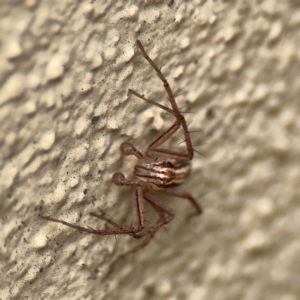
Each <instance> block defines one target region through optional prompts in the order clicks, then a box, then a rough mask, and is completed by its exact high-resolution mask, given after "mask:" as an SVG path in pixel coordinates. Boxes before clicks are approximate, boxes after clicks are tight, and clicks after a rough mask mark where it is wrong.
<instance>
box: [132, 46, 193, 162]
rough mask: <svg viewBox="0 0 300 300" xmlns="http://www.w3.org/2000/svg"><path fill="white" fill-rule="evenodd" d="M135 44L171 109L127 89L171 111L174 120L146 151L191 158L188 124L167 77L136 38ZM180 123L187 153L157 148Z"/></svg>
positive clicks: (191, 149) (164, 155)
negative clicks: (166, 97)
mask: <svg viewBox="0 0 300 300" xmlns="http://www.w3.org/2000/svg"><path fill="white" fill-rule="evenodd" d="M137 45H138V47H139V48H140V50H141V52H142V54H143V56H144V58H145V59H146V60H147V61H148V62H149V64H150V65H151V66H152V68H153V69H154V70H155V71H156V74H157V76H158V77H159V78H160V80H161V81H162V82H163V85H164V88H165V90H166V92H167V94H168V99H169V101H170V103H171V106H172V109H170V108H168V107H166V106H164V105H161V104H159V103H157V102H156V101H153V100H149V99H147V98H145V97H144V96H142V95H140V94H139V93H137V92H135V91H133V90H129V91H130V92H131V93H132V94H134V95H135V96H136V97H138V98H140V99H142V100H144V101H146V102H148V103H151V104H153V105H156V106H158V107H160V108H161V109H163V110H166V111H167V112H169V113H171V114H172V115H174V116H175V118H176V121H175V123H174V124H173V125H172V126H171V127H170V129H169V130H168V131H166V132H165V133H163V134H162V135H161V136H159V137H158V138H157V139H156V140H155V141H154V142H153V143H152V144H151V145H150V146H149V148H148V152H154V153H155V154H157V155H159V156H163V157H166V156H169V155H171V156H174V157H173V158H176V159H179V160H192V159H193V156H194V149H193V145H192V142H191V138H190V134H189V131H188V126H187V124H186V121H185V118H184V116H183V115H182V114H181V113H180V111H179V109H178V106H177V103H176V101H175V96H174V94H173V92H172V90H171V87H170V85H169V83H168V81H167V79H166V78H165V76H164V75H163V73H162V72H161V70H160V69H159V68H158V67H157V65H156V64H155V63H154V61H153V60H152V59H151V58H150V57H149V56H148V54H147V53H146V51H145V49H144V47H143V45H142V43H141V42H140V41H139V40H137ZM180 125H181V126H182V129H183V134H184V136H185V143H186V146H187V151H188V153H187V154H183V153H179V152H173V151H171V150H166V149H160V148H158V147H159V146H160V145H161V144H163V143H164V142H165V141H166V140H168V139H169V138H170V137H171V136H172V135H173V134H174V133H175V132H176V131H177V130H178V128H179V127H180Z"/></svg>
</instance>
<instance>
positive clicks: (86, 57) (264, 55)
mask: <svg viewBox="0 0 300 300" xmlns="http://www.w3.org/2000/svg"><path fill="white" fill-rule="evenodd" d="M2 2H3V3H1V5H0V14H1V18H0V30H1V37H0V62H1V68H0V84H1V92H0V124H1V130H0V145H1V152H0V164H1V173H0V176H1V177H0V192H1V207H0V208H1V210H0V218H1V231H0V255H1V261H0V263H1V278H0V298H1V299H2V300H4V299H5V300H6V299H180V300H183V299H184V300H185V299H186V300H194V299H209V300H216V299H222V300H224V299H230V300H234V299H247V300H253V299H256V300H257V299H280V300H296V299H299V295H300V287H299V282H300V258H299V257H300V256H299V253H300V242H299V238H300V234H299V232H300V206H299V203H300V200H299V196H300V189H299V178H300V167H299V162H300V159H299V154H300V137H299V133H300V121H299V117H298V116H299V112H300V111H299V110H300V106H299V95H300V65H299V63H300V51H299V49H300V30H299V26H300V3H299V2H298V1H276V0H268V1H243V0H239V1H219V0H217V1H203V0H198V1H196V0H194V1H180V0H175V1H172V0H169V1H115V0H111V1H109V0H105V1H104V0H95V1H74V0H72V1H71V0H69V1H68V0H64V1H51V4H50V1H46V0H42V1H35V0H27V1H12V2H9V1H3V0H2ZM297 3H298V4H297ZM137 38H139V39H140V40H141V41H142V43H143V44H144V46H145V49H146V50H147V51H148V53H149V54H150V56H151V57H152V58H153V59H154V60H155V61H156V62H157V64H158V65H159V66H162V71H163V72H164V73H165V74H166V76H167V77H168V80H169V82H170V84H171V86H172V87H173V88H174V90H175V92H177V93H179V92H185V93H184V94H183V95H181V96H180V97H178V105H179V106H180V107H182V106H185V108H184V109H185V110H186V111H189V112H192V113H189V114H186V118H187V120H188V122H191V124H190V128H191V130H197V132H195V133H193V134H192V139H193V141H194V143H195V144H196V145H197V144H200V143H205V144H204V145H202V146H195V148H196V150H199V151H201V153H203V154H204V155H205V156H206V158H203V157H201V156H200V155H196V157H195V158H194V160H193V169H192V174H191V176H190V178H189V180H187V182H186V183H185V184H184V186H183V187H182V188H183V189H185V190H188V191H190V192H191V193H192V194H193V195H194V196H195V197H196V198H197V199H198V202H199V203H201V205H202V206H203V208H204V210H205V212H204V214H203V215H202V216H201V217H196V218H193V219H192V220H191V221H190V222H189V220H188V218H187V216H188V215H189V214H190V213H192V212H193V208H192V207H191V206H190V205H189V204H188V203H186V202H185V201H183V200H178V199H173V198H172V197H161V199H163V198H164V199H165V201H166V203H168V204H169V205H170V206H171V207H172V208H173V209H174V210H175V211H176V212H177V215H176V218H175V220H173V222H172V223H171V224H169V225H168V226H167V229H168V232H167V233H166V232H165V230H163V229H162V230H160V231H159V232H158V233H157V235H156V240H154V241H152V242H151V244H149V245H148V246H147V247H146V248H144V249H143V250H141V251H139V252H138V253H136V254H133V255H130V256H128V257H126V258H125V259H123V260H122V261H120V262H119V263H118V264H116V265H115V267H114V269H113V272H112V273H110V275H107V274H108V270H109V266H110V264H111V263H112V262H113V261H114V259H115V258H116V257H117V256H118V255H119V254H121V253H123V252H124V251H125V250H126V249H130V247H131V242H130V239H129V238H128V237H126V236H119V237H118V238H117V243H116V241H115V239H114V237H110V238H109V239H108V240H107V238H106V237H101V236H100V237H99V236H94V235H89V234H84V233H80V232H78V231H76V230H73V229H70V228H67V227H65V226H63V225H61V224H56V223H50V222H47V221H45V220H42V219H40V218H39V217H38V216H39V214H42V215H50V216H52V217H57V218H61V219H64V220H66V221H69V222H73V223H76V224H80V225H83V226H90V227H93V228H104V227H105V224H103V222H102V221H100V220H95V219H92V218H91V217H90V216H89V213H90V212H98V213H101V212H106V213H107V215H108V216H109V217H111V218H113V219H114V220H115V221H116V222H118V223H121V222H122V221H123V224H124V226H126V225H127V226H130V224H131V222H132V220H135V208H134V191H133V189H130V188H125V187H123V188H120V187H117V186H115V185H113V184H112V183H111V177H112V174H113V173H115V172H117V171H121V172H124V173H125V174H128V176H129V177H130V174H131V172H132V167H133V165H134V164H135V163H136V159H135V158H132V157H125V158H124V157H123V156H122V155H121V153H120V151H119V146H120V144H121V143H122V142H124V141H129V142H132V143H133V144H134V145H135V146H136V147H138V148H139V149H140V150H141V151H144V150H145V149H146V147H147V145H148V144H149V143H150V142H151V141H153V140H154V139H155V138H156V137H157V136H158V135H159V133H160V132H161V131H163V130H166V128H168V126H170V124H171V123H172V122H173V119H172V117H170V116H168V115H167V114H165V113H164V112H163V111H161V110H159V108H156V107H151V106H149V105H146V104H145V103H143V102H142V101H140V100H138V99H136V98H134V97H133V96H131V95H129V93H128V88H132V89H135V90H137V91H139V92H140V93H142V94H145V95H146V96H148V97H149V98H151V99H156V100H158V101H162V102H164V101H165V100H166V97H165V92H164V89H163V86H162V84H161V83H160V81H159V80H158V79H157V77H156V75H155V72H154V71H153V70H152V69H151V68H150V66H149V65H148V64H147V62H146V61H145V60H144V59H143V58H142V56H141V53H140V51H139V50H138V49H137V47H136V44H135V40H136V39H137ZM164 103H166V102H164ZM93 116H98V117H99V120H98V121H97V122H96V123H95V124H92V122H91V120H92V118H93ZM199 130H201V131H199ZM180 139H182V137H181V135H180V134H178V137H177V138H174V139H172V140H171V141H170V143H168V144H167V145H169V147H173V145H175V144H176V141H177V140H180ZM202 195H205V196H203V197H202ZM147 218H149V221H150V222H154V221H155V216H154V214H153V215H152V214H151V213H149V215H147ZM149 224H150V223H149ZM132 243H133V244H136V243H135V241H133V242H132Z"/></svg>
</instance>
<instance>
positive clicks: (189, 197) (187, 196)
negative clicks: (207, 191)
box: [161, 189, 203, 215]
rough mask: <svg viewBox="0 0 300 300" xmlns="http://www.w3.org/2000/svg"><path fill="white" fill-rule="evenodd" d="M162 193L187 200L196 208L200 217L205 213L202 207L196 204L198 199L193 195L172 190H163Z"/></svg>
mask: <svg viewBox="0 0 300 300" xmlns="http://www.w3.org/2000/svg"><path fill="white" fill-rule="evenodd" d="M161 192H162V193H165V194H168V195H172V196H175V197H178V198H183V199H186V200H188V201H189V202H190V203H191V204H192V205H193V206H194V208H195V209H196V211H197V214H199V215H200V214H202V213H203V209H202V207H201V206H200V205H199V204H198V203H197V202H196V199H195V198H194V197H193V196H192V195H191V194H189V193H185V192H178V191H173V190H171V189H163V190H161Z"/></svg>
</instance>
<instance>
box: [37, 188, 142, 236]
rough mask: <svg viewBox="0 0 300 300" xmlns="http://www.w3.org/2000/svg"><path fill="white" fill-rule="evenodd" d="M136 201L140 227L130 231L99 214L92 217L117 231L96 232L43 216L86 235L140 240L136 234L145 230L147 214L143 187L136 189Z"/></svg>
mask: <svg viewBox="0 0 300 300" xmlns="http://www.w3.org/2000/svg"><path fill="white" fill-rule="evenodd" d="M135 199H136V213H137V216H138V226H136V227H134V228H129V229H123V228H121V227H119V226H118V225H117V224H116V223H115V222H113V221H111V220H109V219H107V218H105V217H102V216H100V215H97V214H92V216H94V217H97V218H99V217H100V219H102V220H104V221H106V222H108V223H109V224H111V225H113V226H114V227H117V229H114V230H112V229H104V230H96V229H92V228H86V227H82V226H78V225H75V224H72V223H68V222H66V221H64V220H59V219H54V218H52V217H49V216H46V217H44V216H41V217H42V218H43V219H44V220H47V221H51V222H56V223H61V224H63V225H65V226H68V227H71V228H74V229H77V230H79V231H82V232H86V233H92V234H96V235H111V234H113V235H117V234H129V235H131V236H133V237H135V238H139V237H138V235H136V233H139V232H141V231H142V230H143V229H144V228H145V212H144V202H143V191H142V188H141V187H139V186H138V187H137V189H136V193H135Z"/></svg>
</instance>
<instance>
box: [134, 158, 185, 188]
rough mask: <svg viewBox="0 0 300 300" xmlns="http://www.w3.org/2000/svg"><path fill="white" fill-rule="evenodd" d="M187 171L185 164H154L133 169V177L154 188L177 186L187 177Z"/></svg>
mask: <svg viewBox="0 0 300 300" xmlns="http://www.w3.org/2000/svg"><path fill="white" fill-rule="evenodd" d="M189 171H190V167H189V164H188V163H187V162H176V163H172V162H157V163H156V162H154V163H144V164H140V165H136V166H135V167H134V175H135V176H137V177H138V178H139V179H140V180H142V181H145V182H147V183H149V184H150V186H152V187H154V188H155V187H156V188H165V187H168V186H175V185H179V184H181V183H182V182H183V181H184V180H185V178H186V177H187V176H188V174H189ZM153 185H154V186H153Z"/></svg>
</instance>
